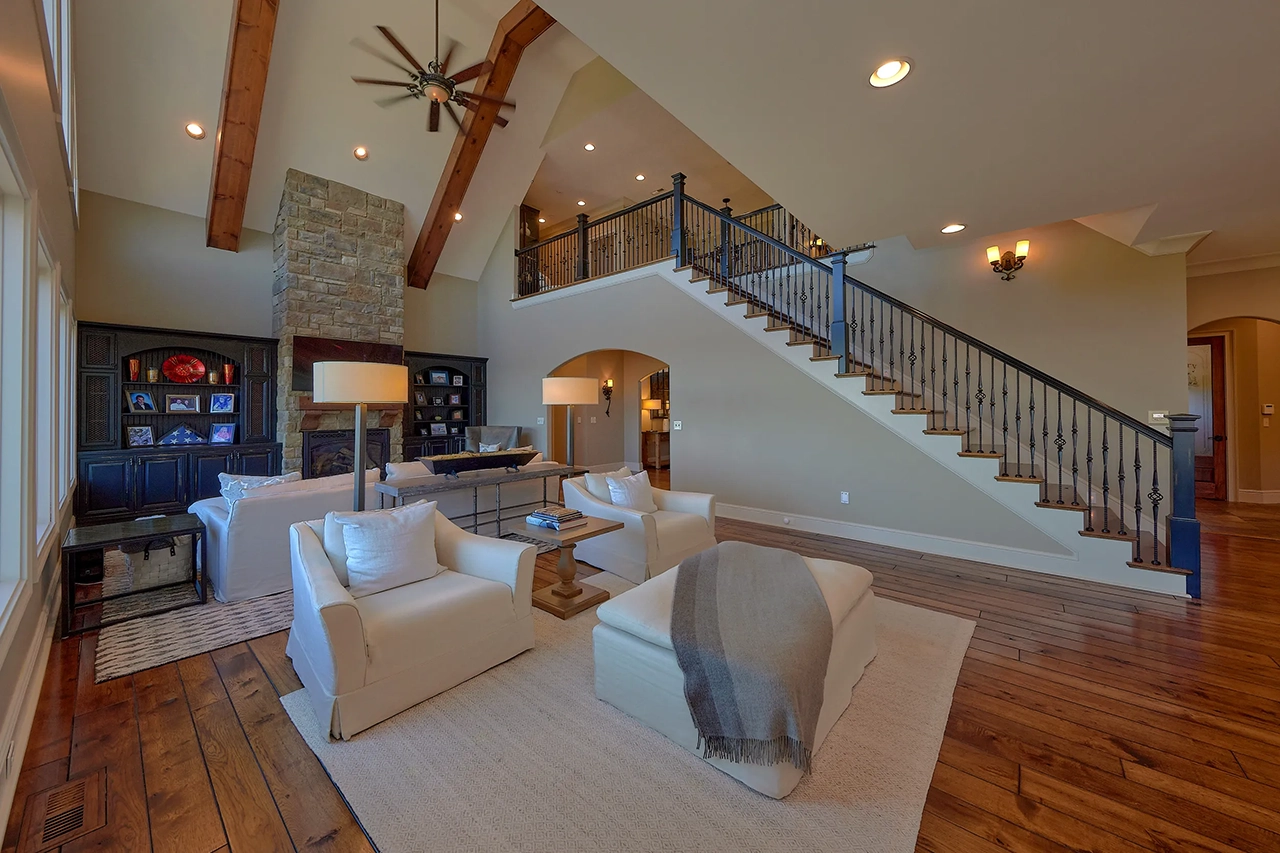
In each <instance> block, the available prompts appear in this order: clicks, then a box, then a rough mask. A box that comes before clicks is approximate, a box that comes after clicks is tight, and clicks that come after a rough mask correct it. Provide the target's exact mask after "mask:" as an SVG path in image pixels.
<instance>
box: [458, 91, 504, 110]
mask: <svg viewBox="0 0 1280 853" xmlns="http://www.w3.org/2000/svg"><path fill="white" fill-rule="evenodd" d="M458 94H459V95H462V96H463V97H464V98H473V99H475V100H477V101H481V102H483V103H486V104H497V105H498V106H500V107H511V109H513V110H514V109H515V108H516V105H515V104H513V103H511V102H510V101H500V100H498V99H497V98H490V97H489V96H488V95H477V94H476V93H475V92H459V93H458Z"/></svg>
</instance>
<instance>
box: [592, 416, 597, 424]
mask: <svg viewBox="0 0 1280 853" xmlns="http://www.w3.org/2000/svg"><path fill="white" fill-rule="evenodd" d="M591 422H592V423H595V422H596V416H595V415H592V416H591Z"/></svg>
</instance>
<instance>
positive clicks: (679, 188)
mask: <svg viewBox="0 0 1280 853" xmlns="http://www.w3.org/2000/svg"><path fill="white" fill-rule="evenodd" d="M671 254H673V255H675V256H676V266H677V267H686V266H688V265H689V240H688V235H687V234H685V228H684V173H683V172H676V173H675V174H674V175H672V176H671Z"/></svg>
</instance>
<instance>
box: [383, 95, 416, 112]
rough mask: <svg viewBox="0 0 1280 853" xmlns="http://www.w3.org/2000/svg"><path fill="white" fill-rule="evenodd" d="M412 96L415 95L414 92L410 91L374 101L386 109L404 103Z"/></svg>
mask: <svg viewBox="0 0 1280 853" xmlns="http://www.w3.org/2000/svg"><path fill="white" fill-rule="evenodd" d="M412 97H413V93H412V92H408V93H406V94H403V95H396V96H395V97H394V98H383V99H382V100H380V101H374V103H375V104H377V105H378V106H380V107H382V108H383V109H386V108H387V107H390V106H393V105H395V104H399V103H402V102H403V101H407V100H409V99H410V98H412Z"/></svg>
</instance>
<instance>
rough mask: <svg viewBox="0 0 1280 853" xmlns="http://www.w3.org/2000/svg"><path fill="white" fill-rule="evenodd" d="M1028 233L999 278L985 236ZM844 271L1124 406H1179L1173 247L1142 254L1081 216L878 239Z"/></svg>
mask: <svg viewBox="0 0 1280 853" xmlns="http://www.w3.org/2000/svg"><path fill="white" fill-rule="evenodd" d="M1018 239H1029V240H1030V241H1031V253H1030V255H1029V257H1028V258H1027V261H1026V266H1025V267H1024V268H1023V269H1022V270H1021V271H1020V272H1018V273H1017V276H1016V278H1014V279H1013V280H1012V281H1002V280H1001V279H1000V277H999V276H997V275H996V274H995V273H993V272H992V270H991V265H990V264H989V263H987V259H986V253H985V248H986V247H987V246H990V245H993V244H998V245H999V246H1000V247H1001V248H1002V249H1006V248H1012V247H1013V244H1014V242H1015V241H1016V240H1018ZM849 274H850V275H852V276H853V277H855V278H857V279H860V280H862V281H864V282H866V283H867V284H869V285H871V286H872V287H875V288H878V289H880V290H883V291H885V292H887V293H889V294H890V295H892V296H896V297H897V298H899V299H901V300H902V301H904V302H906V303H907V304H908V305H912V306H914V307H916V308H918V309H920V310H922V311H924V312H926V313H929V314H932V315H933V316H935V317H937V318H938V319H939V320H942V321H943V322H946V323H950V324H951V325H952V326H955V327H956V328H957V329H959V330H960V331H963V332H966V333H968V334H970V335H973V336H975V337H977V338H978V339H979V340H981V341H984V342H985V343H987V344H990V345H991V346H994V347H996V348H998V349H1001V350H1003V351H1005V352H1006V353H1008V354H1009V355H1012V356H1013V357H1015V358H1019V359H1021V360H1022V361H1024V362H1026V363H1027V364H1029V365H1031V366H1032V367H1035V368H1038V369H1040V370H1042V371H1044V372H1046V373H1048V374H1049V375H1050V376H1053V377H1055V378H1057V379H1060V380H1062V381H1064V382H1066V383H1068V384H1069V385H1072V386H1074V387H1076V388H1078V389H1080V390H1082V391H1084V392H1085V393H1087V394H1090V395H1092V396H1094V397H1096V398H1098V399H1099V400H1101V401H1102V402H1104V403H1107V404H1109V405H1111V406H1114V407H1116V408H1117V409H1120V410H1121V411H1123V412H1125V413H1126V414H1129V415H1132V416H1133V417H1135V418H1138V419H1139V420H1141V421H1142V422H1144V423H1145V422H1146V420H1147V412H1148V411H1151V410H1157V409H1167V410H1171V411H1172V410H1181V409H1183V408H1185V407H1186V365H1185V361H1186V330H1187V325H1186V301H1187V297H1186V278H1185V262H1184V258H1183V256H1182V255H1165V256H1161V257H1154V258H1153V257H1148V256H1147V255H1144V254H1143V253H1142V252H1139V251H1137V250H1136V249H1131V248H1129V247H1127V246H1124V245H1122V244H1120V243H1118V242H1116V241H1115V240H1112V239H1111V238H1109V237H1104V236H1103V235H1101V234H1099V233H1097V232H1096V231H1093V230H1091V229H1089V228H1086V227H1085V226H1083V225H1081V224H1079V223H1078V222H1061V223H1058V224H1055V225H1048V226H1045V227H1042V228H1029V229H1026V230H1024V231H1018V232H1016V233H1013V234H1008V235H998V236H995V237H986V238H980V239H976V240H970V241H967V242H964V243H961V244H957V245H956V246H955V247H954V248H946V249H929V250H924V251H917V250H915V249H912V248H911V246H910V244H909V243H908V242H907V240H906V238H902V237H899V238H894V239H891V240H885V241H881V242H880V243H879V244H878V247H877V248H876V249H875V252H874V254H873V256H872V258H871V260H870V261H869V262H867V263H866V264H861V265H857V266H851V267H850V268H849Z"/></svg>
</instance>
